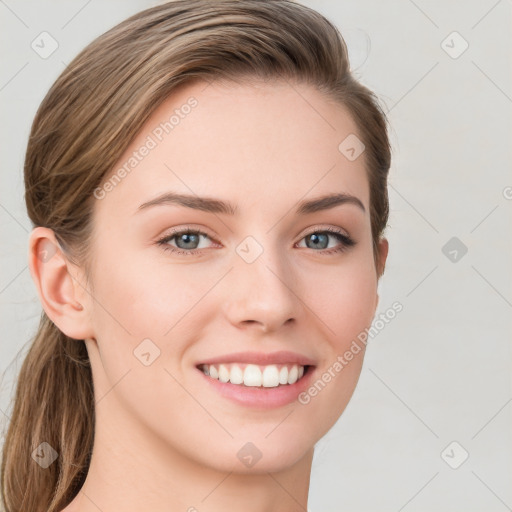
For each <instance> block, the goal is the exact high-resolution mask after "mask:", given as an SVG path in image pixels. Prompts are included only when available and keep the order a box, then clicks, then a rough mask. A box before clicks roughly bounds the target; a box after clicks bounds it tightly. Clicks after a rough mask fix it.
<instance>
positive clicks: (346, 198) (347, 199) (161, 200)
mask: <svg viewBox="0 0 512 512" xmlns="http://www.w3.org/2000/svg"><path fill="white" fill-rule="evenodd" d="M173 204H177V205H180V206H185V207H186V208H193V209H195V210H202V211H204V212H210V213H224V214H226V215H237V214H238V213H239V209H238V207H237V206H236V205H234V204H233V203H230V202H227V201H221V200H220V199H214V198H211V197H199V196H195V195H188V194H176V193H173V192H166V193H164V194H162V195H160V196H158V197H155V198H154V199H151V200H150V201H147V202H145V203H142V204H141V205H140V206H139V208H138V210H137V211H141V210H145V209H146V208H149V207H152V206H161V205H173ZM342 204H353V205H355V206H357V207H358V208H360V209H361V210H362V211H363V212H366V209H365V207H364V205H363V203H362V202H361V200H360V199H358V198H357V197H355V196H352V195H349V194H343V193H339V194H328V195H325V196H321V197H317V198H315V199H311V200H307V201H301V202H300V203H299V204H298V206H297V209H296V211H295V213H296V214H298V215H307V214H309V213H315V212H318V211H322V210H329V209H331V208H334V207H336V206H339V205H342Z"/></svg>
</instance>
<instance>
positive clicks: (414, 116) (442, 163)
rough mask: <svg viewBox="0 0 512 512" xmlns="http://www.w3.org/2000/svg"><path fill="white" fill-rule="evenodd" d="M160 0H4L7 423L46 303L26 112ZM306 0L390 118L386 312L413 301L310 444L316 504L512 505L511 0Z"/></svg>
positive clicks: (1, 204)
mask: <svg viewBox="0 0 512 512" xmlns="http://www.w3.org/2000/svg"><path fill="white" fill-rule="evenodd" d="M156 3H157V2H152V1H148V0H129V1H120V0H116V1H112V0H109V1H100V0H89V1H85V0H60V1H55V0H53V1H45V2H41V1H38V0H24V1H15V0H0V38H1V44H2V54H1V59H2V67H1V71H0V108H1V119H2V137H1V139H0V144H1V149H2V153H1V162H2V163H1V171H0V176H1V180H2V181H1V188H0V229H1V233H0V235H1V240H2V243H1V254H0V259H1V262H0V268H1V273H0V302H1V313H0V314H1V327H2V331H1V332H2V341H1V344H0V361H1V363H0V364H1V367H0V371H2V372H5V376H4V379H3V382H2V384H1V397H0V398H1V402H0V407H1V408H2V412H3V414H2V415H1V416H2V418H3V421H4V428H5V421H7V418H8V416H9V414H10V406H9V398H10V394H11V392H12V385H13V379H14V377H15V375H16V372H17V371H18V370H19V367H20V364H21V361H22V357H23V354H24V352H25V351H26V349H27V348H28V340H29V339H30V337H31V336H32V335H33V334H34V332H35V330H36V327H37V324H38V319H39V314H40V311H41V306H40V303H39V300H38V298H37V294H36V289H35V286H34V285H33V283H32V280H31V278H30V274H29V271H28V267H27V247H28V245H27V241H28V234H29V230H30V222H29V220H28V217H27V216H26V213H25V206H24V202H23V193H24V190H23V176H22V166H23V158H24V151H25V148H26V143H27V138H28V133H29V130H30V125H31V122H32V119H33V117H34V114H35V112H36V109H37V107H38V105H39V103H40V101H41V100H42V99H43V97H44V95H45V94H46V92H47V90H48V88H49V87H50V85H51V84H52V83H53V81H54V80H55V79H56V78H57V76H58V75H59V74H60V73H61V72H62V71H63V69H64V66H65V63H69V62H70V61H71V59H72V58H73V57H74V56H75V55H76V54H77V53H78V52H79V50H81V49H82V48H83V47H84V46H85V45H86V44H87V43H89V42H90V41H91V40H92V39H93V38H95V37H96V36H98V35H100V34H101V33H103V32H104V31H105V30H107V29H108V28H110V27H112V26H113V25H115V24H116V23H118V22H120V21H121V20H123V19H124V18H126V17H127V16H128V15H131V14H133V13H135V12H137V11H139V10H142V9H144V8H147V7H151V6H153V5H156ZM302 3H304V4H305V5H309V6H311V7H313V8H316V9H317V10H319V11H320V12H322V13H323V14H325V15H327V17H329V18H330V19H331V20H332V21H333V22H334V23H335V24H336V25H337V26H338V27H339V28H340V30H341V32H342V34H343V35H344V36H345V38H346V40H347V43H348V45H349V50H350V55H351V57H352V60H353V69H355V70H356V74H357V76H358V77H359V78H360V79H361V80H362V82H363V83H365V84H366V85H368V86H369V87H370V88H372V89H373V90H375V91H376V92H377V93H378V95H379V97H380V98H381V99H382V102H383V105H384V107H385V110H386V111H387V112H388V116H389V119H390V122H391V124H392V126H393V131H392V133H391V138H392V144H393V148H394V155H393V157H394V159H393V165H392V169H391V175H390V186H389V187H390V203H391V218H390V223H389V228H388V230H387V237H388V239H389V241H390V254H389V259H388V264H387V269H386V273H385V275H384V277H383V279H382V281H381V283H380V285H379V286H380V295H381V299H380V307H379V312H384V311H385V310H386V309H387V308H389V307H390V305H391V304H392V303H393V302H394V301H396V300H398V301H400V302H401V303H402V304H403V307H404V309H403V311H402V312H401V313H399V314H398V315H397V316H396V318H395V319H394V320H393V321H392V322H391V323H390V324H388V325H386V327H385V328H384V329H382V330H381V331H380V332H379V334H378V335H377V336H376V337H374V338H373V339H372V340H371V341H370V343H369V345H368V350H367V355H366V360H365V363H364V367H363V371H362V374H361V378H360V381H359V384H358V387H357V389H356V392H355V394H354V396H353V399H352V401H351V402H350V404H349V406H348V408H347V409H346V411H345V412H344V413H343V415H342V416H341V418H340V420H339V421H338V423H337V424H336V426H335V427H334V428H333V429H332V430H331V431H330V432H329V433H328V434H327V435H326V436H325V437H324V438H323V439H322V440H321V441H320V442H319V443H318V445H317V449H316V453H315V459H314V465H313V473H312V479H311V491H310V511H311V512H329V511H333V512H334V511H345V510H350V511H353V512H359V511H368V512H370V511H371V512H375V511H379V512H388V511H390V512H399V511H402V510H403V511H406V512H413V511H416V512H419V511H429V512H431V511H433V510H436V511H437V512H443V511H450V512H453V511H465V512H470V511H475V512H476V511H479V512H481V511H486V512H493V511H496V512H501V511H504V510H512V486H511V482H512V428H511V426H512V423H511V413H512V404H511V400H512V398H511V397H512V388H511V372H510V370H511V344H510V335H511V331H512V325H511V321H510V318H511V309H512V286H511V283H512V279H511V265H510V262H511V261H512V260H511V256H512V239H511V236H510V234H511V233H512V229H511V228H512V226H511V224H512V222H511V220H512V215H511V212H512V199H511V198H512V188H510V187H512V175H511V173H510V164H511V162H512V158H511V151H512V150H511V147H512V144H511V135H512V129H511V128H512V126H511V125H512V122H511V111H512V92H511V90H512V86H511V85H512V84H511V72H510V71H511V61H512V59H511V57H512V55H511V53H512V52H511V50H512V41H511V39H512V38H511V30H510V27H511V10H512V2H511V1H510V0H501V1H496V0H479V1H477V0H472V1H462V0H460V1H454V0H452V1H443V0H435V1H427V0H415V1H414V2H413V1H412V0H409V1H408V0H390V1H386V2H382V1H381V2H378V1H376V0H363V1H361V0H344V1H334V0H324V1H314V0H308V1H303V2H302ZM43 31H47V32H49V33H50V34H51V35H52V37H53V38H55V39H56V40H57V41H58V44H59V47H58V49H57V50H56V51H55V52H54V53H53V54H52V55H51V56H50V57H48V58H47V59H43V58H41V57H40V56H39V55H38V54H37V53H35V52H34V51H33V50H32V48H31V42H32V41H33V40H34V39H36V38H37V37H38V36H39V34H40V33H41V32H43ZM453 31H457V32H458V33H459V34H460V36H461V37H462V38H463V39H464V40H465V41H467V43H468V44H469V47H468V49H467V50H466V51H465V52H464V53H462V54H461V55H460V56H458V57H457V58H453V55H455V54H456V53H458V52H460V50H461V49H462V48H463V44H464V43H463V41H462V39H460V38H458V36H452V37H451V38H448V39H447V40H446V42H445V43H444V44H442V42H443V41H444V40H445V39H446V38H447V36H449V34H451V33H452V32H453ZM450 47H451V48H450ZM445 49H446V50H448V51H449V52H451V53H452V56H450V55H449V54H448V53H447V52H446V51H445ZM507 187H509V188H507ZM452 237H457V238H458V239H459V240H460V242H461V243H462V244H464V245H465V246H466V247H467V249H468V252H467V254H465V255H464V256H463V257H462V258H460V259H459V260H458V261H456V262H453V261H451V260H450V259H449V258H448V257H447V256H445V254H444V253H443V252H442V248H443V246H444V245H445V244H446V243H447V242H448V241H449V240H450V239H451V238H452ZM452 254H453V253H452ZM460 254H461V253H460V252H459V253H458V255H459V257H460ZM17 354H18V359H17V360H15V357H16V356H17ZM13 360H14V362H13V363H12V364H11V361H13ZM9 365H10V366H9ZM452 441H456V442H457V443H458V445H456V446H455V448H453V450H452V449H451V448H450V449H448V450H447V452H445V455H444V458H443V457H442V455H441V454H442V452H443V450H444V449H445V448H446V447H447V446H448V445H449V444H450V443H451V442H452ZM463 450H465V451H467V452H468V453H469V458H468V459H467V460H466V461H465V462H464V463H463V464H462V465H461V466H460V467H459V468H458V469H452V468H451V467H450V466H449V465H448V464H447V462H446V461H449V462H450V463H451V464H452V465H455V463H457V462H458V461H459V459H460V457H461V454H463V453H464V452H463Z"/></svg>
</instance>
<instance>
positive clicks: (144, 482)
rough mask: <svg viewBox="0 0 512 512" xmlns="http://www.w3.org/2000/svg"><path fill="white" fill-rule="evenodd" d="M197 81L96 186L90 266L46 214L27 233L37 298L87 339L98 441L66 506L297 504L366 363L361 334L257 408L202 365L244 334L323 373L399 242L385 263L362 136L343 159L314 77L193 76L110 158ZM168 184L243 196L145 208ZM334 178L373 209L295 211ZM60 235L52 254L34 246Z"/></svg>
mask: <svg viewBox="0 0 512 512" xmlns="http://www.w3.org/2000/svg"><path fill="white" fill-rule="evenodd" d="M192 96H193V97H194V98H196V99H197V101H198V104H197V106H196V107H195V108H194V109H192V111H191V112H190V114H189V115H188V116H186V117H185V118H184V119H181V120H180V123H179V125H178V126H176V127H175V128H174V130H173V131H172V133H170V134H169V135H167V136H165V137H164V139H163V140H162V142H160V143H159V144H158V146H157V147H156V148H154V149H152V150H151V151H150V153H149V154H148V155H147V156H146V157H145V158H144V159H143V160H142V161H141V162H140V163H139V164H138V165H137V167H135V168H134V169H133V170H132V171H131V173H130V174H128V175H127V176H126V177H125V178H124V179H123V180H122V182H121V183H119V184H118V185H117V186H116V187H115V188H114V189H113V190H112V191H110V192H109V193H107V194H106V195H105V197H104V198H103V199H101V200H99V199H98V200H96V203H95V210H94V218H93V223H94V233H95V237H94V241H93V247H92V249H93V255H94V258H93V260H92V274H91V281H90V282H86V281H85V277H84V274H83V270H82V268H80V267H78V266H74V265H72V264H71V263H70V261H69V260H68V259H67V258H66V256H65V255H64V254H63V253H62V252H61V251H60V249H59V247H58V244H57V242H56V240H55V237H54V235H53V232H52V231H51V230H49V229H47V228H42V227H38V228H35V229H34V231H33V232H32V234H31V236H30V271H31V274H32V277H33V279H34V282H35V283H36V286H37V289H38V293H39V296H40V298H41V302H42V305H43V307H44V309H45V311H46V313H47V314H48V316H49V317H50V318H51V319H52V320H53V321H54V322H55V324H56V325H57V326H58V327H59V328H60V329H61V330H62V331H63V332H65V333H66V334H67V335H68V336H71V337H72V338H75V339H84V340H85V342H86V346H87V350H88V353H89V357H90V360H91V365H92V371H93V380H94V391H95V398H96V425H95V444H94V450H93V456H92V461H91V466H90V470H89V473H88V475H87V479H86V482H85V484H84V486H83V488H82V490H81V491H80V493H79V494H78V495H77V497H76V498H75V499H74V500H73V502H72V503H71V504H70V505H69V506H68V507H66V509H65V511H66V512H77V511H80V512H89V511H95V512H97V511H98V510H102V511H104V512H107V511H110V510H124V511H128V512H129V511H140V510H152V511H153V512H160V511H162V512H163V511H164V510H165V511H166V512H168V511H170V510H183V511H187V510H189V511H194V510H197V511H200V512H217V511H221V510H222V511H224V510H237V509H239V510H245V511H247V512H261V511H266V512H274V511H282V510H288V511H302V510H304V509H305V508H306V507H307V498H308V488H309V479H310V472H311V463H312V457H313V450H314V445H315V443H316V442H317V441H318V440H319V439H320V438H321V437H322V436H323V435H324V434H326V432H327V431H328V430H329V429H330V428H331V427H332V426H333V425H334V423H335V422H336V421H337V419H338V418H339V416H340V415H341V413H342V412H343V410H344V409H345V407H346V406H347V404H348V402H349V400H350V397H351V396H352V393H353V391H354V388H355V386H356V384H357V380H358V378H359V374H360V371H361V365H362V362H363V356H364V350H362V351H361V352H360V353H359V354H357V355H356V356H354V359H353V360H352V361H350V363H349V364H348V365H347V366H346V367H345V368H344V369H343V371H341V372H340V373H338V374H337V375H336V377H335V378H333V379H332V380H331V382H330V383H329V384H328V385H327V386H325V388H324V389H323V390H322V391H321V392H320V393H318V395H317V396H316V397H314V398H312V399H311V401H310V402H309V403H308V404H307V405H302V404H300V403H298V402H297V401H294V402H293V403H291V404H289V405H286V406H283V407H278V408H275V409H268V410H261V409H254V408H249V407H246V406H242V405H238V404H236V403H234V402H232V401H230V400H228V399H226V398H224V397H222V396H220V395H219V394H218V393H216V392H215V391H213V390H211V389H210V386H207V385H206V383H205V382H204V377H203V376H202V375H201V374H200V373H199V372H198V370H197V369H196V368H195V365H196V364H197V363H198V362H200V361H201V360H202V359H203V360H204V359H206V358H211V357H216V356H218V355H224V354H229V353H232V352H239V351H261V352H267V353H268V352H274V351H278V350H291V351H295V352H298V353H300V354H304V355H306V356H308V357H310V358H312V359H314V360H315V361H316V364H317V368H316V372H317V373H316V374H317V378H319V377H320V376H321V374H322V373H323V372H325V371H327V369H328V368H329V367H332V365H333V363H334V362H335V361H336V359H337V357H338V356H339V355H342V354H343V353H344V352H345V351H346V350H347V349H348V348H349V347H350V344H351V343H352V341H353V340H354V339H356V337H357V335H358V334H359V333H360V332H362V331H364V329H365V328H367V327H369V326H370V325H371V322H372V320H373V317H374V315H375V312H376V308H377V304H378V294H377V284H378V276H379V275H380V271H381V269H383V268H384V264H385V260H386V257H387V252H388V243H387V240H385V239H382V241H381V242H380V246H379V249H380V252H379V268H376V267H375V263H374V259H373V252H372V237H371V228H370V215H369V186H368V178H367V174H366V170H365V159H364V153H363V155H362V156H361V157H359V158H357V159H356V160H354V161H349V160H348V159H347V158H345V156H344V155H343V154H341V153H340V151H339V150H338V146H339V144H340V142H341V141H343V140H344V139H345V137H347V136H348V135H349V134H352V133H354V134H357V133H358V130H357V128H356V125H355V123H354V121H353V120H352V118H351V116H350V115H349V114H348V111H347V110H346V109H345V108H344V107H343V106H341V105H339V104H335V103H333V102H332V101H331V100H328V99H327V98H326V97H324V96H323V95H322V94H321V93H320V92H318V91H317V90H315V89H314V88H312V87H311V86H307V85H293V87H292V86H291V85H289V84H287V83H285V82H276V83H258V82H252V83H251V84H249V83H247V84H244V85H240V84H232V83H231V84H228V83H223V84H221V83H219V82H216V83H213V84H211V85H209V86H206V84H205V83H201V82H196V83H195V84H193V85H190V84H189V85H188V86H186V87H184V88H181V89H180V90H179V91H178V92H176V93H175V94H174V95H173V96H172V97H170V98H168V99H167V100H166V101H165V102H164V103H163V104H162V105H161V106H160V107H159V108H158V109H157V111H155V113H154V114H153V115H152V116H151V118H150V119H149V121H148V122H147V124H146V125H145V127H144V128H143V129H142V130H141V132H140V133H139V135H138V136H137V137H136V139H135V140H134V141H133V142H132V144H131V145H130V148H129V149H128V150H127V151H126V153H125V154H124V155H123V156H122V157H121V158H120V159H119V165H117V166H115V168H114V169H118V168H119V167H121V166H122V165H123V164H124V163H125V162H126V160H127V159H128V158H129V156H130V155H131V154H132V153H133V151H135V150H137V149H138V148H140V146H141V145H142V144H143V143H144V141H145V140H146V137H147V136H148V134H151V131H152V130H154V128H155V127H156V126H158V125H159V123H160V122H162V121H165V120H166V119H168V118H169V117H170V115H171V114H172V111H173V110H174V109H175V108H179V107H180V106H181V105H183V104H184V103H186V101H187V100H188V99H189V98H190V97H192ZM164 191H174V192H178V193H186V194H191V193H193V194H195V195H198V196H208V197H213V198H217V199H222V200H226V201H230V202H233V203H235V204H236V205H237V206H238V208H239V213H238V215H237V216H230V215H227V214H223V213H217V214H214V213H210V212H204V211H200V210H194V209H191V208H186V207H183V206H179V205H170V204H168V205H163V206H162V205H160V206H154V207H151V208H146V209H143V210H142V211H140V212H137V209H138V207H139V205H141V204H142V203H144V202H146V201H149V200H151V199H153V198H155V197H156V196H158V195H160V194H161V193H163V192H164ZM334 192H340V193H346V194H350V195H353V196H355V197H357V198H359V199H360V200H361V202H362V203H363V205H364V207H365V209H366V212H363V211H362V210H361V209H360V208H358V207H357V206H355V205H354V204H349V203H346V204H343V205H338V206H336V207H334V208H332V209H329V210H324V211H318V212H315V213H310V214H307V215H303V216H301V215H297V214H295V208H296V206H297V204H298V202H300V201H302V200H307V199H313V198H316V197H319V196H321V195H324V194H331V193H334ZM187 226H191V228H196V229H200V230H202V231H206V233H207V234H208V236H209V238H205V237H201V239H200V242H199V244H197V243H196V245H195V246H194V245H191V244H190V242H189V245H188V246H187V245H185V246H184V245H183V243H181V248H182V249H181V250H188V251H189V252H190V251H193V249H194V248H196V247H197V248H198V249H197V251H198V252H200V254H197V253H196V255H190V254H188V255H180V254H175V253H172V252H169V251H165V250H164V249H163V247H162V246H160V245H158V243H157V240H158V239H159V238H162V237H163V236H164V235H170V234H171V233H170V228H173V227H176V228H187ZM329 227H332V228H338V229H339V230H341V231H342V232H343V233H345V234H347V235H349V236H350V237H351V238H353V239H354V240H355V241H356V244H355V245H354V246H352V247H347V248H346V250H344V251H342V252H338V253H332V254H326V251H329V249H331V248H337V247H340V246H342V242H340V241H338V239H336V237H334V236H332V235H330V236H329V238H328V239H327V240H328V244H329V245H328V248H327V249H325V247H326V245H327V242H325V244H324V245H321V246H320V247H318V246H315V245H314V244H312V243H311V240H310V237H307V235H310V234H312V233H317V234H319V233H325V231H322V230H325V228H329ZM247 236H252V237H253V238H254V239H256V240H257V241H258V243H259V244H260V245H261V247H262V248H263V253H262V254H261V255H260V256H259V257H258V258H257V259H256V260H255V261H254V262H253V263H251V264H248V263H247V262H246V261H244V259H242V258H241V257H240V256H239V254H238V253H237V252H236V250H235V249H236V247H237V246H238V245H239V244H240V242H242V241H243V240H244V239H245V238H246V237H247ZM324 240H325V239H324ZM308 241H309V242H308ZM179 242H180V241H179V240H178V239H177V237H176V238H174V239H173V240H172V241H169V242H168V245H171V246H172V247H174V248H175V249H178V246H177V244H178V243H179ZM308 243H309V246H308ZM322 243H324V242H322ZM52 246H53V249H51V250H52V251H53V252H55V251H56V252H55V254H54V255H53V256H52V257H51V258H50V259H49V260H47V261H42V259H41V258H38V254H39V253H40V251H41V250H44V249H45V248H52ZM183 247H185V249H183ZM186 247H189V249H187V248H186ZM43 259H44V258H43ZM228 271H229V272H228ZM79 304H80V305H82V306H83V308H80V307H79ZM147 338H149V339H150V340H152V343H154V344H155V345H156V346H157V347H158V349H159V350H160V355H159V357H157V358H156V359H155V360H154V361H153V362H152V363H151V364H150V365H149V366H145V365H144V364H141V362H140V360H139V359H138V358H137V357H135V356H134V353H133V352H134V350H135V349H136V348H137V347H138V346H139V344H140V343H141V341H142V340H144V339H147ZM152 350H153V349H152ZM249 441H250V442H252V443H253V444H254V445H256V446H257V448H258V449H259V451H260V452H261V454H262V457H261V459H260V460H259V461H258V462H257V463H256V464H255V465H254V466H253V467H251V468H248V467H246V466H245V465H244V464H242V462H241V461H240V460H239V459H238V457H237V452H238V451H239V450H240V449H241V448H242V447H243V446H244V445H245V444H246V443H247V442H249ZM192 507H195V508H192Z"/></svg>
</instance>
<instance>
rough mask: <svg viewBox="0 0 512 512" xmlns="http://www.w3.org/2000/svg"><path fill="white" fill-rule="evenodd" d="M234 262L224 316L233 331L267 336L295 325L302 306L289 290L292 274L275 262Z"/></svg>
mask: <svg viewBox="0 0 512 512" xmlns="http://www.w3.org/2000/svg"><path fill="white" fill-rule="evenodd" d="M264 255H265V253H264V254H262V255H261V256H260V257H259V258H258V259H257V260H256V261H254V262H252V263H247V262H245V261H243V260H242V259H238V261H236V262H235V265H234V268H233V270H232V271H231V272H230V276H229V283H227V291H226V296H227V297H226V299H224V301H223V303H224V306H223V308H224V312H225V315H226V317H227V318H228V320H229V322H230V323H231V324H232V325H234V326H236V327H237V328H248V327H250V328H254V329H258V330H260V331H261V332H264V333H268V332H272V331H277V330H279V328H281V327H282V326H284V325H288V324H292V323H293V322H296V320H297V318H298V315H299V312H300V310H301V308H302V303H301V301H300V299H299V297H298V295H297V292H296V291H295V290H294V289H293V287H292V283H293V281H294V279H293V275H292V271H291V269H290V268H289V267H287V266H286V264H285V262H284V261H283V260H282V259H279V258H277V257H276V258H272V260H271V259H270V258H264Z"/></svg>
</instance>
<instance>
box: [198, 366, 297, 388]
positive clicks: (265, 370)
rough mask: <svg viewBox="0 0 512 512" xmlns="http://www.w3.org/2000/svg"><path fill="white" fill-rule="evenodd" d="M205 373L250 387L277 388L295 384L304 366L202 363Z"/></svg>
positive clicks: (223, 380) (224, 380)
mask: <svg viewBox="0 0 512 512" xmlns="http://www.w3.org/2000/svg"><path fill="white" fill-rule="evenodd" d="M201 369H202V370H203V372H204V374H205V375H209V376H210V377H211V378H213V379H217V380H220V381H221V382H230V383H231V384H239V385H244V386H248V387H262V386H263V387H265V388H275V387H277V386H280V385H286V384H295V382H297V381H298V380H299V379H300V378H301V377H302V376H303V375H304V366H300V365H296V364H290V365H283V366H281V365H275V364H271V365H268V366H258V365H255V364H246V365H245V364H236V363H235V364H220V365H213V364H211V365H207V364H204V365H202V367H201Z"/></svg>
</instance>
